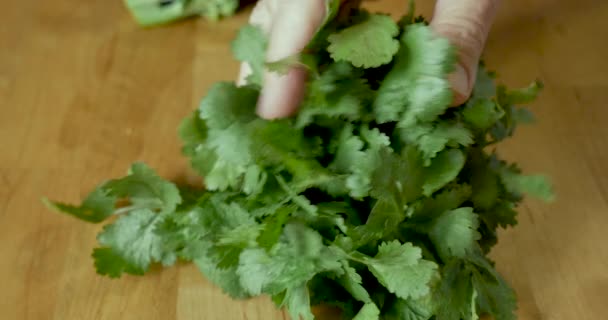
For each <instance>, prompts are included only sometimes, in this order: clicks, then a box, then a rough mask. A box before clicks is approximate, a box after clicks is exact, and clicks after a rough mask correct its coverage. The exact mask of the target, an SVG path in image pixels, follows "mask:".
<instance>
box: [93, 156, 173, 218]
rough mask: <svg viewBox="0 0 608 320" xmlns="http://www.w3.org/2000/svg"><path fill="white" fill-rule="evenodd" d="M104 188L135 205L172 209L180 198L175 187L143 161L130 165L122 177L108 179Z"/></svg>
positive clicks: (164, 209) (168, 210)
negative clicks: (127, 171) (125, 174)
mask: <svg viewBox="0 0 608 320" xmlns="http://www.w3.org/2000/svg"><path fill="white" fill-rule="evenodd" d="M104 188H107V190H109V192H110V193H111V194H112V195H113V196H115V197H119V198H128V199H129V201H130V202H131V204H133V206H135V207H141V208H150V209H158V210H162V211H165V212H170V211H174V210H175V208H176V207H177V205H178V204H180V203H181V201H182V199H181V196H180V194H179V190H178V189H177V187H176V186H175V185H174V184H173V183H170V182H167V181H165V180H164V179H162V178H161V177H159V176H158V175H157V174H156V173H155V172H154V170H152V169H151V168H150V167H148V166H147V165H145V164H143V163H135V164H133V165H132V166H131V169H130V170H129V174H128V175H127V176H126V177H124V178H122V179H114V180H110V181H108V182H107V183H106V184H105V186H104Z"/></svg>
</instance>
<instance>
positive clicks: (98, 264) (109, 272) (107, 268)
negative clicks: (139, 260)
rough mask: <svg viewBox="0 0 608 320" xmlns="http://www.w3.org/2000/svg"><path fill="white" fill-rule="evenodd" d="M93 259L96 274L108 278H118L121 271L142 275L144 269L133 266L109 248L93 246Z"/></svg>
mask: <svg viewBox="0 0 608 320" xmlns="http://www.w3.org/2000/svg"><path fill="white" fill-rule="evenodd" d="M92 257H93V259H94V260H95V269H96V270H97V273H98V274H101V275H106V276H108V277H110V278H119V277H120V276H121V275H122V274H123V273H128V274H132V275H143V274H144V270H142V269H141V268H139V267H138V266H134V265H133V264H131V263H130V262H129V261H127V260H125V259H124V258H123V257H122V256H121V255H119V254H116V253H115V252H114V251H113V250H112V249H111V248H95V250H93V254H92Z"/></svg>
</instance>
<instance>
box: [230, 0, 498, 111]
mask: <svg viewBox="0 0 608 320" xmlns="http://www.w3.org/2000/svg"><path fill="white" fill-rule="evenodd" d="M326 1H327V0H291V1H282V0H260V1H259V2H258V4H257V5H256V7H255V8H254V11H253V13H252V14H251V18H250V23H251V24H253V25H255V26H258V27H260V28H261V29H262V31H264V34H265V35H267V37H268V38H269V41H268V50H267V52H266V60H267V61H275V60H280V59H285V58H288V57H290V56H293V55H297V54H299V53H300V52H301V51H302V49H303V48H304V47H305V46H306V45H307V44H308V42H309V41H310V40H311V39H312V37H313V36H314V34H315V32H316V31H317V30H318V28H319V27H320V26H321V25H322V24H323V21H324V19H326V18H327V10H325V9H324V6H325V2H326ZM340 2H341V11H342V12H343V14H344V13H348V12H347V11H348V10H349V9H350V8H352V7H355V8H356V6H357V3H358V2H361V1H360V0H348V1H344V0H341V1H340ZM404 2H405V1H404ZM410 3H411V5H412V6H413V1H412V2H410ZM498 3H499V0H460V1H452V0H438V1H437V4H436V6H435V13H434V14H433V18H432V19H431V22H430V26H431V28H432V29H433V31H435V32H436V33H437V34H438V35H439V36H442V37H445V38H446V39H448V40H449V41H450V43H452V45H454V46H455V48H456V50H457V54H458V59H457V64H456V66H455V68H454V71H453V72H452V74H450V77H449V80H450V85H451V86H452V89H453V91H454V101H453V104H454V105H459V104H462V103H463V102H465V101H466V99H467V98H468V97H469V95H470V94H471V91H472V89H473V86H474V84H475V75H476V73H477V65H478V62H479V58H480V56H481V52H482V50H483V48H484V45H485V41H486V38H487V36H488V32H489V30H490V27H491V25H492V22H493V20H494V16H495V14H496V11H497V9H498ZM360 31H361V30H360ZM352 49H353V50H369V48H365V47H360V48H356V47H355V48H352ZM250 73H251V68H250V66H249V65H248V64H247V63H243V65H242V67H241V75H240V81H241V82H242V80H243V79H244V78H245V77H246V76H247V75H249V74H250ZM263 79H264V86H263V87H262V93H261V99H260V101H258V114H259V115H260V116H261V117H263V118H266V119H273V118H282V117H285V116H290V115H293V114H294V113H295V112H296V110H297V108H298V107H299V105H300V102H301V100H302V97H303V94H304V90H305V81H306V73H305V70H302V68H291V69H290V70H289V71H288V72H286V73H285V74H284V75H279V74H276V73H272V72H265V73H264V76H263Z"/></svg>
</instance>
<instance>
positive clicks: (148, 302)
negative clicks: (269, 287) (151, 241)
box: [0, 0, 608, 320]
mask: <svg viewBox="0 0 608 320" xmlns="http://www.w3.org/2000/svg"><path fill="white" fill-rule="evenodd" d="M405 2H406V1H404V0H394V1H388V0H386V1H376V2H372V3H370V4H369V7H372V8H374V9H382V10H383V11H390V12H395V13H398V12H400V11H401V9H404V8H405ZM418 2H419V3H420V5H419V7H420V10H421V12H423V13H425V14H427V15H428V14H429V13H430V12H431V11H430V10H431V7H432V1H418ZM503 3H504V5H503V7H502V9H501V12H500V15H499V17H498V19H497V21H496V24H495V26H494V28H493V30H492V33H491V35H490V39H489V42H488V45H487V53H486V60H487V63H488V64H489V66H490V67H491V68H492V69H495V70H496V71H498V73H499V75H500V77H501V78H500V79H501V81H502V82H504V83H506V84H508V85H511V86H520V85H526V84H527V83H528V82H529V81H531V80H533V79H535V78H537V77H539V78H541V79H542V80H543V81H544V82H545V84H546V90H545V91H544V94H543V95H542V97H541V99H540V100H539V101H538V102H537V103H535V104H534V110H535V112H536V114H537V116H538V118H539V122H538V124H537V125H535V126H532V127H526V128H522V129H521V130H520V131H519V133H518V135H517V137H516V138H515V139H513V140H512V141H511V142H509V143H507V144H505V145H504V146H503V147H502V149H501V150H502V153H503V154H504V155H505V156H506V157H507V158H509V159H510V160H516V161H519V162H520V163H521V164H522V166H523V168H524V169H526V170H527V171H529V172H545V173H547V174H549V175H550V176H551V177H552V178H553V181H554V183H555V185H556V191H557V192H558V200H557V201H556V202H555V203H553V204H550V205H546V204H544V203H541V202H536V201H526V202H525V204H524V205H523V206H522V207H521V209H520V216H519V219H520V225H519V226H518V227H516V228H515V229H511V230H509V231H506V232H503V233H502V234H501V238H500V244H499V246H498V247H497V249H496V250H495V251H494V252H493V257H495V258H496V260H497V262H498V269H499V270H500V271H501V272H502V273H503V274H504V275H505V277H506V278H507V279H508V281H509V282H510V283H512V284H513V286H514V287H515V289H516V291H517V293H518V295H519V301H520V304H519V305H520V308H519V315H520V319H524V320H535V319H538V320H541V319H542V320H544V319H547V320H549V319H550V320H587V319H588V320H601V319H608V316H607V314H608V126H606V121H607V120H608V106H607V105H606V104H607V102H608V35H607V34H606V32H607V30H608V2H607V1H605V0H579V1H568V0H553V1H550V0H510V1H503ZM1 12H2V13H1V17H0V21H1V22H0V150H1V151H0V288H1V289H0V319H6V320H29V319H36V320H38V319H56V320H82V319H86V320H89V319H91V320H93V319H113V320H115V319H125V320H136V319H146V320H154V319H159V320H160V319H162V320H165V319H179V320H190V319H205V320H216V319H217V320H220V319H222V320H224V319H227V320H240V319H243V320H245V319H248V320H258V319H264V320H272V319H284V318H286V317H285V316H284V314H283V313H281V312H278V311H276V310H274V307H273V305H272V304H270V303H269V301H268V300H266V299H256V300H253V301H247V302H234V301H231V300H230V299H229V298H227V297H226V296H224V295H222V293H221V292H220V291H219V290H218V289H217V288H215V287H213V286H212V285H210V284H209V283H208V282H207V281H206V280H205V279H204V278H202V277H201V275H200V274H199V273H198V271H196V270H195V268H193V267H192V266H179V267H174V268H170V269H166V270H163V271H160V272H155V273H153V274H150V275H148V276H146V277H125V278H122V279H120V280H109V279H106V278H102V277H99V276H97V275H96V274H95V272H94V268H93V266H92V260H91V258H90V252H91V249H92V247H93V246H94V244H95V234H96V232H97V231H98V227H97V226H91V225H87V224H84V223H82V222H79V221H76V220H74V219H71V218H69V217H66V216H63V215H59V214H55V213H52V212H49V211H47V210H46V209H45V208H44V207H43V206H42V204H41V202H40V198H41V197H42V196H49V197H51V198H54V199H62V200H66V201H78V200H79V199H80V198H81V197H82V196H83V195H85V193H86V192H87V191H88V190H89V189H90V188H91V187H92V186H93V185H95V184H96V183H97V182H99V181H101V180H103V179H106V178H110V177H116V176H120V175H122V174H124V173H125V170H126V169H127V167H128V166H129V165H130V163H131V162H133V161H137V160H143V161H146V162H147V163H149V164H150V165H151V166H153V167H154V168H157V169H158V170H159V172H160V174H161V175H163V176H165V177H167V178H175V179H186V178H187V177H189V176H191V173H190V172H189V171H188V169H187V167H188V164H187V163H186V161H185V160H184V158H183V157H182V156H181V155H180V152H179V151H180V144H179V140H178V138H177V136H176V127H177V125H178V123H179V121H180V119H182V118H183V117H184V116H186V115H187V114H189V113H190V111H191V110H192V109H194V108H195V107H196V106H197V104H198V102H199V100H200V98H201V97H202V96H203V95H204V94H205V91H206V90H207V89H208V88H209V86H210V85H211V84H212V83H213V82H216V81H219V80H231V79H232V78H233V77H234V76H235V75H236V73H237V67H238V66H237V63H236V62H235V61H233V60H232V58H231V56H230V53H229V41H230V40H231V39H232V38H233V37H234V35H235V32H236V30H237V28H238V27H239V26H240V25H241V24H242V23H244V22H245V21H246V19H247V13H248V11H245V12H242V13H241V14H239V15H238V16H237V17H236V18H233V19H230V20H225V21H223V22H221V23H217V24H213V23H208V22H204V21H201V20H190V21H187V22H183V23H178V24H175V25H171V26H168V27H165V28H158V29H151V30H144V29H141V28H139V27H137V26H136V25H135V24H134V23H133V21H132V20H131V18H130V17H129V15H128V14H127V13H126V11H125V10H124V8H123V7H122V4H121V1H117V0H115V1H107V0H104V1H101V0H98V1H77V0H55V1H36V0H20V1H4V3H3V4H2V10H1Z"/></svg>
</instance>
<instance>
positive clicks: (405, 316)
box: [384, 295, 434, 320]
mask: <svg viewBox="0 0 608 320" xmlns="http://www.w3.org/2000/svg"><path fill="white" fill-rule="evenodd" d="M433 314H434V307H433V301H432V300H431V295H427V296H424V297H422V298H420V299H417V300H414V299H407V300H404V299H396V300H395V301H394V302H393V303H391V305H390V307H389V308H388V310H387V311H386V313H385V317H384V319H386V320H429V319H430V318H431V317H432V316H433Z"/></svg>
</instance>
